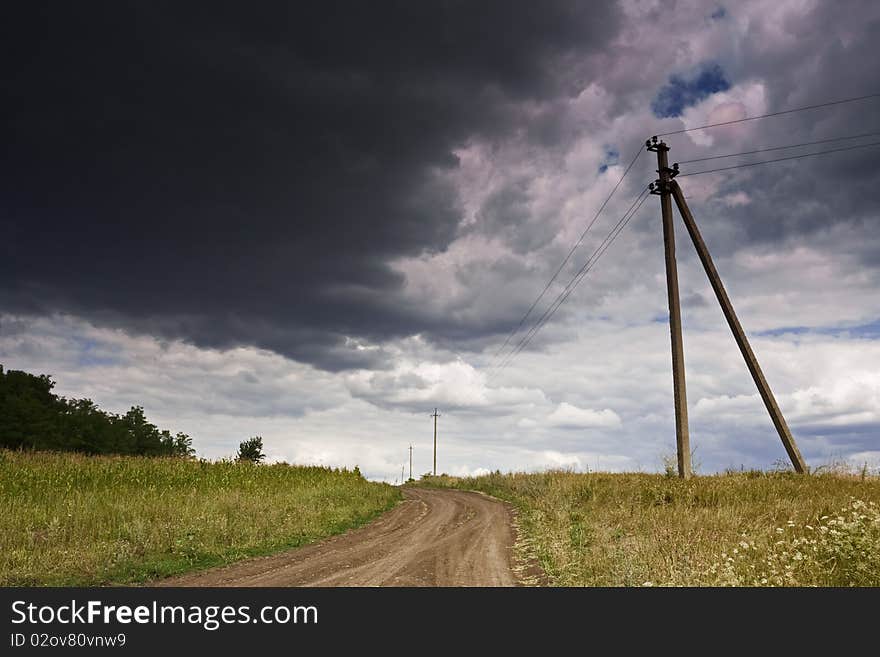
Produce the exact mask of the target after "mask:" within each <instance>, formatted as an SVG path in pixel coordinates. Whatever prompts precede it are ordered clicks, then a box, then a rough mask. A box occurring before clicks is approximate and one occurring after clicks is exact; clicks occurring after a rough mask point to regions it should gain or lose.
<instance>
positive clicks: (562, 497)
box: [420, 472, 880, 586]
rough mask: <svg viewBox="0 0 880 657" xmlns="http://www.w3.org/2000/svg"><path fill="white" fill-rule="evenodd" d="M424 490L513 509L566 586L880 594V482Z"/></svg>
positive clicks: (781, 480)
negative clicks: (456, 492)
mask: <svg viewBox="0 0 880 657" xmlns="http://www.w3.org/2000/svg"><path fill="white" fill-rule="evenodd" d="M420 484H421V485H428V486H443V487H453V488H460V489H466V490H477V491H482V492H484V493H488V494H489V495H492V496H494V497H497V498H499V499H503V500H507V501H509V502H511V503H513V504H514V505H515V506H516V508H517V509H518V512H519V513H518V515H519V525H520V527H519V529H520V532H521V534H520V543H521V545H520V546H519V548H520V550H523V551H525V552H526V553H527V554H529V555H530V556H532V557H534V558H536V559H537V561H538V562H539V563H540V564H541V566H542V567H543V568H544V570H545V572H546V574H547V576H548V578H549V580H550V582H551V583H552V584H554V585H558V586H644V585H654V586H725V585H729V586H880V479H878V478H877V477H858V476H845V475H840V474H831V473H829V474H819V475H814V476H809V477H805V476H799V475H795V474H791V473H787V472H776V473H762V472H745V473H735V474H725V475H715V476H702V477H695V478H693V479H691V480H689V481H680V480H678V479H677V478H672V477H666V476H663V475H653V474H608V473H588V474H575V473H571V472H546V473H537V474H522V473H519V474H507V475H501V474H492V475H487V476H484V477H476V478H461V479H460V478H454V477H429V478H426V479H425V480H423V481H422V482H420Z"/></svg>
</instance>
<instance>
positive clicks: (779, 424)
mask: <svg viewBox="0 0 880 657" xmlns="http://www.w3.org/2000/svg"><path fill="white" fill-rule="evenodd" d="M661 144H662V142H661ZM676 167H677V165H676ZM669 187H670V191H671V192H672V196H673V197H674V198H675V204H676V205H677V206H678V211H679V213H681V217H682V219H684V225H685V226H686V227H687V231H688V233H689V234H690V236H691V240H692V241H693V243H694V247H695V248H696V249H697V255H699V256H700V262H702V263H703V269H705V270H706V276H708V277H709V283H711V284H712V289H713V290H714V291H715V296H716V297H717V298H718V303H719V304H721V310H722V311H723V312H724V317H725V319H727V324H728V326H730V330H731V331H732V332H733V337H734V339H735V340H736V344H737V345H738V346H739V350H740V352H742V356H743V358H744V359H745V361H746V366H747V367H748V368H749V372H750V373H751V375H752V379H754V381H755V385H756V386H757V387H758V392H759V393H760V394H761V399H763V400H764V406H766V407H767V412H768V413H770V419H772V420H773V425H774V426H775V427H776V431H777V432H778V433H779V437H780V438H781V439H782V444H783V445H784V446H785V451H786V452H788V457H789V458H790V459H791V463H792V465H793V466H794V469H795V470H796V471H797V472H801V473H803V472H806V471H807V466H806V463H805V462H804V457H803V456H801V452H800V450H799V449H798V446H797V443H795V441H794V437H793V436H792V435H791V431H789V429H788V424H786V422H785V418H784V417H783V416H782V411H780V410H779V405H778V404H777V403H776V398H775V397H774V396H773V392H772V391H771V390H770V385H769V384H768V383H767V379H765V378H764V373H763V372H762V371H761V366H760V365H759V364H758V359H757V358H755V354H754V352H753V351H752V347H751V346H750V345H749V340H748V338H747V337H746V333H745V331H744V330H743V327H742V325H741V324H740V323H739V319H738V318H737V316H736V313H735V312H734V310H733V304H732V303H731V302H730V298H729V297H728V296H727V291H726V290H725V289H724V284H723V283H722V282H721V277H720V276H719V275H718V270H717V269H715V263H713V262H712V256H711V255H709V249H708V247H707V246H706V243H705V242H704V241H703V236H702V235H700V230H699V228H697V222H696V221H694V216H693V215H692V214H691V211H690V208H689V207H688V204H687V201H685V199H684V194H683V193H682V191H681V187H679V186H678V183H677V182H675V181H674V180H672V181H670V183H669Z"/></svg>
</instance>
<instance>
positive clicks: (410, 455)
mask: <svg viewBox="0 0 880 657" xmlns="http://www.w3.org/2000/svg"><path fill="white" fill-rule="evenodd" d="M409 478H410V479H412V478H413V477H412V445H410V446H409Z"/></svg>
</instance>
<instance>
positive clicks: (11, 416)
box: [0, 365, 195, 457]
mask: <svg viewBox="0 0 880 657" xmlns="http://www.w3.org/2000/svg"><path fill="white" fill-rule="evenodd" d="M54 387H55V382H54V381H52V379H51V377H49V376H48V375H46V374H41V375H35V374H30V373H28V372H22V371H20V370H9V371H4V370H3V366H2V365H0V447H4V448H7V449H35V450H55V451H72V452H84V453H86V454H125V455H140V456H179V457H190V456H194V455H195V450H194V449H193V447H192V439H191V438H190V437H189V436H188V435H186V434H185V433H176V434H173V435H172V433H171V432H170V431H167V430H160V429H159V428H158V427H156V425H154V424H152V423H151V422H149V421H148V420H147V418H146V416H145V415H144V409H143V408H142V407H140V406H132V407H131V409H129V411H128V412H127V413H125V414H124V415H117V414H115V413H108V412H107V411H103V410H101V409H100V408H98V407H97V406H96V405H95V403H94V402H93V401H92V400H91V399H67V398H65V397H59V396H58V395H56V394H55V393H54V392H52V389H53V388H54Z"/></svg>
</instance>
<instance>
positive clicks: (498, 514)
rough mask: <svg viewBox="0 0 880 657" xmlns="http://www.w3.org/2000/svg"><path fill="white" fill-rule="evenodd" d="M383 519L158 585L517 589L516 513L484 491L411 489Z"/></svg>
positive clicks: (405, 491)
mask: <svg viewBox="0 0 880 657" xmlns="http://www.w3.org/2000/svg"><path fill="white" fill-rule="evenodd" d="M404 497H405V500H404V501H403V502H402V503H401V504H399V505H398V506H397V507H395V508H394V509H393V510H391V511H389V512H388V513H386V514H384V515H383V516H381V517H380V518H379V519H378V520H376V521H374V522H372V523H370V524H369V525H366V526H364V527H361V528H360V529H355V530H352V531H349V532H346V533H345V534H340V535H339V536H334V537H332V538H329V539H326V540H324V541H321V542H319V543H315V544H312V545H309V546H306V547H303V548H299V549H295V550H289V551H287V552H282V553H280V554H275V555H272V556H269V557H260V558H256V559H249V560H247V561H241V562H238V563H235V564H232V565H229V566H224V567H222V568H215V569H212V570H207V571H203V572H200V573H194V574H191V575H184V576H181V577H174V578H170V579H166V580H162V581H161V582H156V583H155V584H153V585H154V586H516V585H517V580H516V578H515V577H514V575H513V572H512V569H511V566H512V554H511V549H512V546H513V541H514V534H513V528H512V525H511V510H510V508H509V507H508V506H506V505H505V504H503V503H501V502H499V501H497V500H494V499H492V498H490V497H487V496H484V495H480V494H478V493H468V492H464V491H457V490H432V489H425V488H406V489H404Z"/></svg>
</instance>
